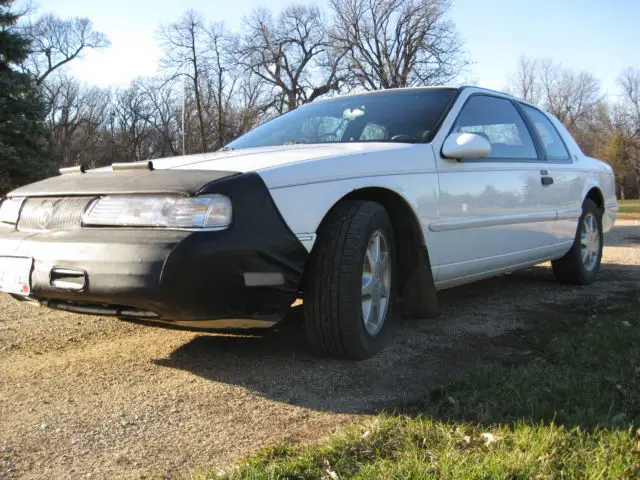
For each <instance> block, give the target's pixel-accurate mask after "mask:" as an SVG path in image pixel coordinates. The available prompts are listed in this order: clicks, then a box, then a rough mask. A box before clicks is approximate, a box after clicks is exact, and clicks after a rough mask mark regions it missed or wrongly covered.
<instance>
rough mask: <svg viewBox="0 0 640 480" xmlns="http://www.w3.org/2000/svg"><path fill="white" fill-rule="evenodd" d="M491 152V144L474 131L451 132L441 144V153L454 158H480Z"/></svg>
mask: <svg viewBox="0 0 640 480" xmlns="http://www.w3.org/2000/svg"><path fill="white" fill-rule="evenodd" d="M490 153H491V144H490V143H489V141H488V140H487V139H486V138H484V137H483V136H481V135H476V134H475V133H452V134H451V135H449V136H448V137H447V139H446V140H445V141H444V144H443V145H442V155H444V156H445V157H447V158H451V159H454V160H463V159H465V158H482V157H486V156H487V155H489V154H490Z"/></svg>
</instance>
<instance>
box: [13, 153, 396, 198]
mask: <svg viewBox="0 0 640 480" xmlns="http://www.w3.org/2000/svg"><path fill="white" fill-rule="evenodd" d="M407 146H408V145H407V144H391V143H366V144H364V143H359V144H355V143H354V144H328V145H290V146H277V147H261V148H251V149H242V150H232V151H227V152H213V153H203V154H197V155H187V156H181V157H170V158H163V159H158V160H153V171H149V169H148V168H147V164H148V162H139V163H138V164H128V166H130V167H134V168H126V169H122V170H120V169H117V168H116V169H114V168H113V167H111V166H110V167H103V168H98V169H94V170H90V171H89V172H87V173H84V174H81V173H73V174H66V175H61V176H57V177H52V178H48V179H46V180H42V181H40V182H36V183H32V184H31V185H27V186H24V187H20V188H18V189H16V190H14V191H13V192H10V193H9V196H11V197H21V196H24V197H33V196H67V195H102V194H131V193H145V194H150V193H163V192H164V193H175V194H184V195H195V194H197V193H198V192H200V191H201V190H202V188H204V187H205V186H206V185H207V184H209V183H211V182H215V181H217V180H220V179H222V178H225V177H229V176H233V175H237V174H241V173H247V172H257V173H259V174H261V176H264V175H265V174H266V173H268V172H271V173H273V172H274V171H278V172H280V173H281V172H282V170H283V169H284V170H287V166H288V165H292V164H295V165H297V166H300V165H301V164H302V163H304V162H315V161H316V160H320V159H328V158H331V159H334V160H337V161H342V160H343V159H346V158H350V159H351V160H353V159H354V158H362V157H363V154H367V153H374V152H380V153H382V152H385V151H388V150H394V149H399V148H406V147H407ZM351 163H353V161H352V162H351ZM327 166H329V165H327ZM138 167H139V168H138ZM329 167H330V168H331V169H332V170H336V167H335V165H334V164H333V163H332V164H331V165H330V166H329ZM177 170H179V171H180V172H179V173H178V172H177ZM305 170H306V171H308V173H309V174H313V170H314V169H313V168H308V169H305ZM267 176H268V175H267ZM278 178H279V179H281V178H282V175H278Z"/></svg>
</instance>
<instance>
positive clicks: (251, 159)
mask: <svg viewBox="0 0 640 480" xmlns="http://www.w3.org/2000/svg"><path fill="white" fill-rule="evenodd" d="M406 146H407V144H401V143H383V142H371V143H329V144H315V145H281V146H274V147H258V148H246V149H241V150H231V151H227V152H213V153H201V154H197V155H187V156H183V157H170V158H163V159H159V160H153V166H154V168H156V169H165V168H168V169H185V170H226V171H236V172H260V171H264V170H267V169H270V168H275V167H281V166H283V165H287V164H291V163H299V162H305V161H310V160H317V159H321V158H327V157H341V156H351V155H358V154H364V153H369V152H379V151H387V150H394V149H398V148H403V147H406ZM107 169H110V167H107Z"/></svg>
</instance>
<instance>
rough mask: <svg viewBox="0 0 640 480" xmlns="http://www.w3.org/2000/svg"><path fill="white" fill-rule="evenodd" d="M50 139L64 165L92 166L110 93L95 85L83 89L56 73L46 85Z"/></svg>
mask: <svg viewBox="0 0 640 480" xmlns="http://www.w3.org/2000/svg"><path fill="white" fill-rule="evenodd" d="M46 98H47V102H48V105H47V107H48V115H47V119H46V124H47V127H48V129H49V132H50V133H49V137H48V139H49V142H50V143H51V145H52V146H53V147H54V149H55V151H57V152H58V155H59V156H60V161H61V164H62V165H64V166H70V165H76V164H79V163H83V164H91V165H94V163H93V162H94V161H95V156H96V155H95V154H96V152H98V151H99V150H101V147H100V145H101V142H102V135H101V133H102V132H103V131H104V129H105V127H106V125H107V119H108V116H109V108H110V94H109V92H108V91H106V90H102V89H100V88H98V87H88V88H83V87H82V86H81V85H80V84H79V83H78V82H77V81H76V80H74V79H72V78H70V77H68V76H65V75H56V76H54V77H51V78H50V81H48V82H47V85H46Z"/></svg>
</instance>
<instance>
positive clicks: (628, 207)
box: [618, 200, 640, 214]
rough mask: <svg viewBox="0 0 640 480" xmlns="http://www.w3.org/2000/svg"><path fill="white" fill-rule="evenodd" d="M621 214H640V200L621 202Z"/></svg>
mask: <svg viewBox="0 0 640 480" xmlns="http://www.w3.org/2000/svg"><path fill="white" fill-rule="evenodd" d="M618 211H619V212H620V213H638V214H640V200H621V201H620V208H619V210H618Z"/></svg>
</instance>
